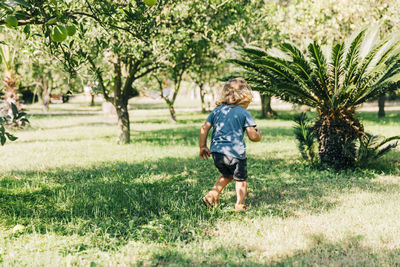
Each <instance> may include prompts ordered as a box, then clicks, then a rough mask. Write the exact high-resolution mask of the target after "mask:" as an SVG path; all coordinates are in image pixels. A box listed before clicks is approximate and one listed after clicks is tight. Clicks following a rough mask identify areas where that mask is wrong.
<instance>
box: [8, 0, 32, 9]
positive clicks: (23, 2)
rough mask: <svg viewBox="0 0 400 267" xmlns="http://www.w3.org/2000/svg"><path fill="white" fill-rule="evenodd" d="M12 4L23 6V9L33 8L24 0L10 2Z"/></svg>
mask: <svg viewBox="0 0 400 267" xmlns="http://www.w3.org/2000/svg"><path fill="white" fill-rule="evenodd" d="M10 2H14V3H16V4H17V5H19V6H23V7H26V8H30V7H31V6H30V4H29V3H27V2H26V1H24V0H10Z"/></svg>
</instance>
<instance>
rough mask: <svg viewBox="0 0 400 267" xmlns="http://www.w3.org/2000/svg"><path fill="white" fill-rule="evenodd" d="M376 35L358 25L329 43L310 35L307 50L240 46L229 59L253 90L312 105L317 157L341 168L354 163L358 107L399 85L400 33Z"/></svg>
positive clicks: (358, 132) (287, 46)
mask: <svg viewBox="0 0 400 267" xmlns="http://www.w3.org/2000/svg"><path fill="white" fill-rule="evenodd" d="M378 35H379V31H378V28H377V27H374V28H373V29H372V30H370V31H366V30H362V31H360V32H358V33H356V34H354V35H353V36H352V37H351V38H349V39H348V40H347V41H345V42H342V43H338V44H336V45H334V46H332V47H329V48H328V49H322V47H321V46H320V45H318V44H317V42H315V41H314V42H312V43H310V44H309V45H308V47H307V51H306V52H303V51H302V50H301V49H299V48H298V47H296V46H295V45H293V44H289V43H284V44H282V45H281V46H280V49H277V50H275V52H274V53H271V52H265V51H263V50H261V49H258V48H243V49H242V54H241V58H240V59H234V60H231V62H233V63H236V64H238V65H239V66H242V67H243V68H244V69H245V71H244V72H243V76H244V78H245V79H247V80H248V82H249V83H251V85H252V86H253V87H254V88H255V89H256V90H258V91H260V92H268V93H269V94H272V95H275V96H277V97H280V98H281V99H283V100H286V101H288V102H291V103H297V104H301V105H307V106H310V107H313V108H316V110H317V111H318V115H319V117H318V120H317V121H316V123H315V125H314V131H315V133H316V136H317V138H318V143H319V155H320V160H321V163H326V164H328V165H331V166H335V167H339V168H342V167H347V166H352V165H353V164H354V159H355V146H354V142H353V141H354V140H355V139H357V138H358V137H360V136H363V135H364V130H363V127H362V125H361V123H360V121H359V120H358V119H357V117H356V116H355V110H356V108H357V107H358V106H359V105H360V104H362V103H364V102H366V101H368V100H370V99H373V98H375V97H377V96H379V95H381V94H382V93H385V92H389V91H392V90H396V89H398V88H399V87H400V82H399V81H400V73H399V71H400V57H399V55H400V36H399V35H398V34H397V35H392V36H390V37H388V38H386V39H384V40H379V39H378ZM323 51H324V52H323Z"/></svg>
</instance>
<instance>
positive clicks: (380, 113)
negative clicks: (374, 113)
mask: <svg viewBox="0 0 400 267" xmlns="http://www.w3.org/2000/svg"><path fill="white" fill-rule="evenodd" d="M385 100H386V96H385V95H384V94H383V95H381V96H380V97H379V98H378V106H379V111H378V117H379V118H383V117H385Z"/></svg>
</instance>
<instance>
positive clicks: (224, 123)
mask: <svg viewBox="0 0 400 267" xmlns="http://www.w3.org/2000/svg"><path fill="white" fill-rule="evenodd" d="M207 121H208V122H210V123H211V125H212V127H213V132H212V137H211V147H210V152H211V153H221V154H224V155H227V156H231V157H235V158H238V159H244V158H246V144H245V142H244V140H243V134H244V130H245V128H246V127H249V126H256V122H255V121H254V119H253V117H252V116H251V115H250V113H249V112H248V111H247V110H246V109H245V108H243V107H242V106H240V105H238V106H234V107H230V106H229V105H226V104H223V105H220V106H218V107H216V108H215V109H214V110H213V111H212V112H211V113H210V115H209V116H208V118H207Z"/></svg>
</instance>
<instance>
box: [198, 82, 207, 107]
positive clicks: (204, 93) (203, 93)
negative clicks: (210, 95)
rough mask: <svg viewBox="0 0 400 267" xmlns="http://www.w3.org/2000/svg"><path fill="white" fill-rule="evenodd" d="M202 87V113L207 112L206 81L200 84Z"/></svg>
mask: <svg viewBox="0 0 400 267" xmlns="http://www.w3.org/2000/svg"><path fill="white" fill-rule="evenodd" d="M199 88H200V100H201V113H206V112H207V110H206V102H205V101H204V96H205V95H206V92H205V90H204V83H200V84H199Z"/></svg>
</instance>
